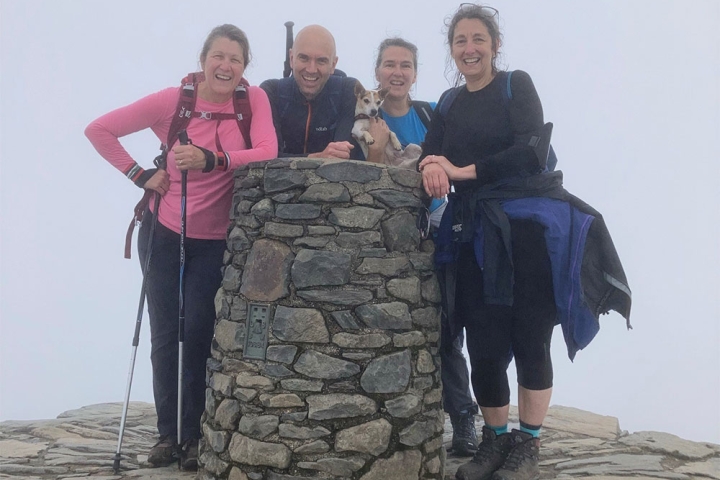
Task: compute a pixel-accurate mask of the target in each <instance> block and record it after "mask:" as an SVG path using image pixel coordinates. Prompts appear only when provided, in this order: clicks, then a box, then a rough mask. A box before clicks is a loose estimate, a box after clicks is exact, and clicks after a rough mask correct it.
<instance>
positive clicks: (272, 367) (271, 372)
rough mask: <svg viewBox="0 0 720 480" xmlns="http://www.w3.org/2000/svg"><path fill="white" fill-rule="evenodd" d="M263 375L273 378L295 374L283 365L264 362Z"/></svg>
mask: <svg viewBox="0 0 720 480" xmlns="http://www.w3.org/2000/svg"><path fill="white" fill-rule="evenodd" d="M262 373H263V375H267V376H269V377H275V378H284V377H292V376H293V375H295V374H294V373H293V372H292V371H291V370H289V369H288V368H287V367H286V366H285V365H277V364H269V363H268V364H265V365H264V366H263V369H262Z"/></svg>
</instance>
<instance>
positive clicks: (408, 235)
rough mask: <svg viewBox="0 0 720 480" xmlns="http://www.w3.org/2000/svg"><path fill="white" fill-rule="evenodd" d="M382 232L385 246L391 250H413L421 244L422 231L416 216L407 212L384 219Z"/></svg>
mask: <svg viewBox="0 0 720 480" xmlns="http://www.w3.org/2000/svg"><path fill="white" fill-rule="evenodd" d="M382 234H383V240H384V242H385V248H387V249H388V251H390V252H411V251H414V250H417V248H418V246H419V245H420V232H419V230H418V229H417V224H416V220H415V217H414V216H412V215H410V214H409V213H407V212H401V213H398V214H397V215H393V216H392V217H390V218H388V219H387V220H385V221H383V222H382Z"/></svg>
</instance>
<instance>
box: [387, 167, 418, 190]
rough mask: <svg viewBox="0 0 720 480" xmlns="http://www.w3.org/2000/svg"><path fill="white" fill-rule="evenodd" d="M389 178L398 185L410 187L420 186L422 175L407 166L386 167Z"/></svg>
mask: <svg viewBox="0 0 720 480" xmlns="http://www.w3.org/2000/svg"><path fill="white" fill-rule="evenodd" d="M387 171H388V173H389V174H390V178H392V179H393V181H394V182H395V183H397V184H398V185H402V186H403V187H410V188H420V187H421V186H422V175H421V174H420V173H418V172H415V171H414V170H409V169H407V168H397V167H388V169H387Z"/></svg>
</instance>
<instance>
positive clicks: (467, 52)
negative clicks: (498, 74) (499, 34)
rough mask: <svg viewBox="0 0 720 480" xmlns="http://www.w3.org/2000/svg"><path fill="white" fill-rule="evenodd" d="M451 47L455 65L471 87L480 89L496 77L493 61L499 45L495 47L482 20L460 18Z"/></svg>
mask: <svg viewBox="0 0 720 480" xmlns="http://www.w3.org/2000/svg"><path fill="white" fill-rule="evenodd" d="M451 48H452V50H451V52H452V58H453V60H454V61H455V65H456V66H457V69H458V70H459V71H460V73H461V74H462V75H463V76H464V77H465V81H466V82H467V85H468V88H469V89H471V90H472V89H479V88H482V87H484V86H485V85H487V84H488V83H490V81H491V80H492V79H493V77H494V73H493V67H492V61H493V57H494V56H495V55H496V54H497V46H496V47H495V48H493V41H492V38H491V36H490V33H489V32H488V28H487V26H485V24H484V23H483V22H482V21H481V20H478V19H475V18H464V19H462V20H460V21H459V22H458V23H457V25H456V26H455V31H454V33H453V38H452V47H451Z"/></svg>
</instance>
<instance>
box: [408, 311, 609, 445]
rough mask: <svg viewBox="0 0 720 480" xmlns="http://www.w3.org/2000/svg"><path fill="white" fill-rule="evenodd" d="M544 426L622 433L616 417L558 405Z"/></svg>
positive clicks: (605, 434)
mask: <svg viewBox="0 0 720 480" xmlns="http://www.w3.org/2000/svg"><path fill="white" fill-rule="evenodd" d="M413 318H414V317H413ZM543 426H544V427H545V428H552V429H553V430H560V431H563V432H570V433H579V434H580V435H588V436H591V437H596V438H605V439H608V440H615V439H616V438H617V437H618V434H619V433H620V423H619V422H618V419H617V418H615V417H609V416H605V415H597V414H595V413H591V412H585V411H583V410H580V409H577V408H572V407H562V406H557V405H554V406H552V407H550V408H549V409H548V414H547V416H546V417H545V420H543Z"/></svg>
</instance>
